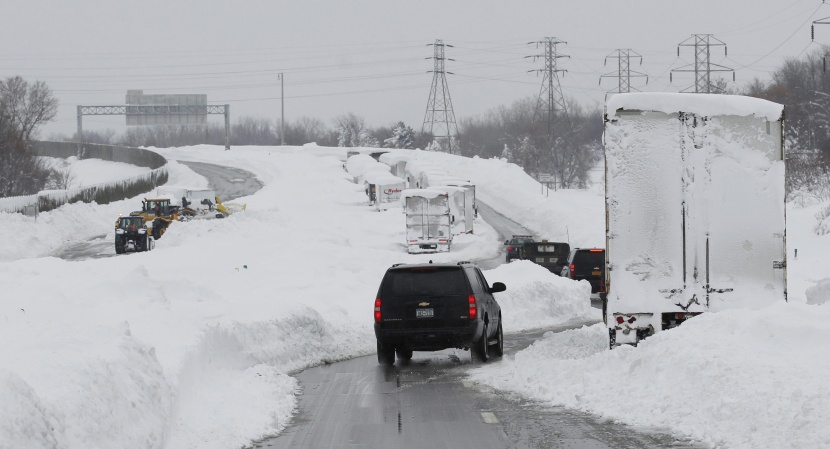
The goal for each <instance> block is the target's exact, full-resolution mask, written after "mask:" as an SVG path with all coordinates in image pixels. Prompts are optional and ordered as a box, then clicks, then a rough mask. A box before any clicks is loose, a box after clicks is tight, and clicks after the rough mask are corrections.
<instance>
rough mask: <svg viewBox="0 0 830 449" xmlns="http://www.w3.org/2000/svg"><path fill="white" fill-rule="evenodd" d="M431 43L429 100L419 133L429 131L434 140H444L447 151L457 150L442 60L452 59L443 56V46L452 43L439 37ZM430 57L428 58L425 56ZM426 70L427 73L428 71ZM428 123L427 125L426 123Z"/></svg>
mask: <svg viewBox="0 0 830 449" xmlns="http://www.w3.org/2000/svg"><path fill="white" fill-rule="evenodd" d="M427 45H428V46H429V45H433V46H434V47H435V53H434V56H432V59H434V60H435V68H434V69H433V70H431V71H430V72H432V74H433V76H432V87H431V88H430V90H429V101H427V112H426V114H425V115H424V124H423V125H422V126H421V134H422V135H423V134H424V132H425V131H429V132H430V133H431V134H432V136H433V137H434V138H435V139H436V140H439V139H440V140H443V141H445V142H446V145H447V147H446V148H447V150H448V152H449V153H455V152H457V151H456V150H458V148H456V147H457V146H458V142H457V140H458V126H456V124H455V112H453V109H452V99H451V98H450V88H449V86H448V85H447V76H446V74H447V73H449V74H450V75H453V73H452V72H447V71H445V70H444V61H445V60H449V61H454V59H449V58H445V57H444V47H452V45H449V44H445V43H444V41H442V40H441V39H436V40H435V43H434V44H427ZM426 59H430V58H426ZM430 72H427V73H430ZM427 124H428V125H427Z"/></svg>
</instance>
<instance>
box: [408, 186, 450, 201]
mask: <svg viewBox="0 0 830 449" xmlns="http://www.w3.org/2000/svg"><path fill="white" fill-rule="evenodd" d="M464 191H465V190H464V188H463V187H453V186H435V187H427V188H426V189H406V190H404V191H403V192H401V197H402V198H410V197H414V196H420V197H424V198H435V197H438V196H441V195H450V194H453V193H458V192H462V193H463V192H464Z"/></svg>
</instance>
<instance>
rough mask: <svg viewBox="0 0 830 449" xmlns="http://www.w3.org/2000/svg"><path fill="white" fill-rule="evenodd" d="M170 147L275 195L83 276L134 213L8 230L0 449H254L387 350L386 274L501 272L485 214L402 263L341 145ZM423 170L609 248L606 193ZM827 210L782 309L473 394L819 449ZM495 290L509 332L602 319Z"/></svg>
mask: <svg viewBox="0 0 830 449" xmlns="http://www.w3.org/2000/svg"><path fill="white" fill-rule="evenodd" d="M159 151H160V152H161V153H163V154H164V155H165V157H168V159H180V160H193V161H202V162H209V163H215V164H220V165H227V166H232V167H238V168H242V169H245V170H248V171H251V172H253V173H254V174H255V175H256V176H257V177H258V178H259V180H260V181H262V182H263V183H264V188H263V189H262V190H260V191H259V192H257V193H256V194H254V195H252V196H250V197H247V198H240V199H239V200H238V201H240V202H244V203H247V211H246V212H245V213H238V214H235V215H233V216H231V217H230V218H227V219H224V220H203V221H194V222H189V223H177V224H175V225H174V226H172V227H171V228H170V229H169V231H168V232H167V233H166V234H165V236H164V237H163V238H162V239H161V240H159V242H158V245H157V247H156V250H154V251H152V252H149V253H141V254H129V255H124V256H119V257H110V258H104V259H96V260H87V261H83V262H67V261H63V260H59V259H56V258H52V257H48V255H49V254H52V253H54V252H55V251H57V250H58V249H60V248H61V246H63V245H66V244H70V243H72V242H77V241H84V240H88V239H90V238H93V237H96V236H105V237H103V239H104V240H111V239H112V224H113V222H114V220H115V218H116V216H117V214H118V213H119V212H128V211H130V210H133V209H135V208H136V207H137V205H138V204H139V202H140V199H139V198H136V199H134V200H130V201H123V202H119V203H116V204H112V205H107V206H97V205H77V204H76V205H67V206H64V207H62V208H60V209H59V210H56V211H53V212H49V213H44V214H41V215H40V216H39V217H38V218H37V220H36V221H35V220H33V219H30V218H24V217H20V216H18V215H11V214H1V213H0V229H2V230H3V231H4V232H3V234H4V235H7V236H8V235H13V236H15V238H13V239H8V240H7V242H4V244H3V246H2V247H0V285H3V287H4V295H3V297H2V299H0V323H2V324H3V325H2V326H0V339H1V340H2V341H3V342H4V343H3V345H0V398H3V400H2V401H0V447H2V448H7V447H8V448H18V447H27V448H38V447H62V448H88V447H119V448H188V447H192V448H196V447H198V448H228V447H238V446H241V445H243V444H246V443H248V442H249V441H251V440H253V439H256V438H259V437H261V436H263V435H267V434H272V433H274V432H277V431H279V429H281V428H282V427H283V426H285V425H286V423H287V422H288V419H289V417H290V415H291V412H292V410H293V407H294V394H295V388H296V382H295V381H294V380H293V378H292V377H290V375H289V373H291V372H292V371H293V370H296V369H301V368H303V367H306V366H310V365H314V364H318V363H321V362H324V361H328V360H337V359H342V358H347V357H353V356H357V355H362V354H371V353H373V352H374V335H373V333H372V314H371V304H372V301H373V299H374V295H375V292H376V289H377V284H378V282H379V280H380V278H381V276H382V274H383V272H384V270H385V269H386V268H387V267H388V266H389V265H391V264H392V263H396V262H414V261H426V260H429V259H433V260H436V261H444V260H447V261H449V260H461V259H482V258H493V257H499V256H500V255H501V254H500V252H499V251H500V250H501V243H502V242H501V241H500V240H499V238H498V236H497V235H496V233H495V232H494V231H493V230H492V228H490V227H489V226H487V224H486V223H484V222H483V221H482V220H481V219H480V218H479V219H478V220H477V221H476V223H475V229H476V233H475V234H474V235H466V236H460V237H458V238H457V239H456V240H455V242H454V246H453V252H452V253H445V254H432V255H429V254H427V255H408V254H406V250H405V247H404V233H405V232H404V231H405V230H404V226H403V214H402V213H401V211H400V210H399V209H390V210H388V211H383V212H378V211H375V210H372V208H371V207H370V206H368V205H367V203H366V196H365V194H364V191H363V187H362V186H358V185H356V184H354V183H352V182H351V181H350V178H351V177H350V176H348V175H347V174H346V173H345V172H344V171H343V169H342V160H341V158H343V157H345V152H346V149H344V148H318V147H313V146H307V147H300V148H294V147H284V148H266V147H260V148H257V147H253V148H234V149H233V150H231V151H224V150H223V149H222V148H221V147H212V146H201V147H191V148H180V149H163V150H159ZM409 153H410V154H413V155H415V156H417V157H419V158H424V159H426V160H427V161H429V162H432V163H435V164H438V165H441V166H444V167H445V168H446V169H447V170H449V171H450V172H451V173H452V174H453V175H456V176H459V177H462V178H466V179H470V180H472V181H473V182H475V183H476V184H477V196H478V198H479V199H480V200H481V201H484V202H485V203H487V204H488V205H490V206H491V207H493V208H495V209H496V210H498V211H500V212H502V213H504V214H505V215H507V216H510V217H512V218H514V219H515V220H516V221H518V222H520V223H521V224H523V225H525V226H526V227H528V228H530V229H532V230H534V231H535V233H536V234H537V235H538V236H540V237H546V238H549V239H550V240H559V239H566V238H569V239H570V242H571V245H572V246H604V237H603V234H604V218H603V217H604V212H603V195H602V189H601V186H595V187H593V188H592V189H590V190H588V191H558V192H553V191H551V192H550V196H549V197H546V196H544V195H542V194H541V192H540V186H539V184H538V183H536V182H535V181H533V180H532V179H530V178H529V177H528V176H527V175H525V174H524V172H523V171H522V170H521V169H520V168H518V167H517V166H515V165H513V164H508V163H506V162H504V161H501V160H482V159H478V158H473V159H468V158H460V157H455V156H449V155H445V154H434V153H425V152H420V151H417V152H409ZM170 172H171V180H170V184H181V185H189V186H194V185H205V184H204V182H205V181H204V179H203V178H201V177H198V176H197V175H195V174H194V173H193V172H192V171H190V170H189V169H187V168H186V167H185V166H183V165H180V164H176V163H175V162H172V163H171V167H170ZM199 183H203V184H199ZM819 207H820V206H818V205H815V206H810V207H807V208H803V209H791V210H789V211H788V220H789V226H788V243H789V247H790V248H799V255H798V259H793V258H791V259H790V268H789V281H790V282H789V293H790V303H789V304H777V305H775V306H773V307H768V308H765V309H761V310H757V311H727V312H722V313H718V314H709V315H707V316H702V317H699V318H698V319H695V320H691V321H689V322H688V323H686V324H684V325H683V326H681V327H680V328H678V329H675V330H673V331H670V332H664V333H661V334H658V335H657V336H655V337H653V339H650V340H646V341H645V342H643V343H642V344H641V345H640V346H639V347H638V348H620V350H615V351H607V350H606V349H605V345H606V344H607V343H606V340H605V338H606V337H605V334H604V327H603V326H602V325H598V326H591V327H585V328H582V329H580V330H576V331H571V332H566V333H563V334H557V335H550V336H548V338H545V339H543V340H541V341H539V342H537V343H536V344H534V345H533V346H531V347H529V348H528V349H526V350H525V351H522V352H521V353H519V354H518V355H517V356H516V357H515V358H505V359H503V360H501V361H495V362H494V363H492V364H491V365H489V366H485V367H482V368H479V369H476V370H475V372H474V373H473V376H472V377H473V379H475V380H477V381H479V382H486V383H489V384H492V385H495V386H497V387H498V388H504V389H509V390H513V391H517V392H519V393H522V394H525V395H527V396H529V397H531V398H537V399H540V400H543V401H547V402H550V403H552V404H563V405H567V406H571V407H575V408H580V409H583V410H587V411H590V412H593V413H597V414H600V415H603V416H607V417H609V418H612V419H617V420H620V421H623V422H629V423H632V424H636V425H647V426H660V427H670V428H671V429H672V430H673V431H675V432H678V433H679V434H683V435H689V436H692V437H693V438H697V439H700V440H702V441H705V442H708V443H712V444H713V445H720V446H722V447H746V448H750V447H753V448H779V447H793V448H795V447H799V448H803V447H826V446H828V445H830V440H828V434H827V433H826V432H827V431H825V430H823V427H822V426H821V424H823V423H824V422H827V421H829V420H830V386H828V385H827V382H826V379H827V378H829V377H830V372H828V371H830V368H828V364H827V363H825V362H823V358H822V357H821V355H823V354H825V353H826V352H827V343H825V342H826V341H827V337H828V333H830V324H825V323H828V322H829V321H828V319H827V318H830V317H828V316H827V315H828V314H830V311H828V306H826V305H808V304H807V299H808V298H811V299H810V302H811V303H814V304H818V303H823V302H825V301H826V295H827V293H828V290H830V288H827V287H826V285H827V282H828V281H823V282H820V281H822V279H824V278H825V277H826V275H827V274H826V269H825V268H824V267H825V266H826V263H825V262H826V257H825V256H824V254H827V253H828V252H827V250H828V249H830V248H828V246H830V245H828V243H827V242H828V239H827V238H826V237H816V236H815V235H813V234H812V233H811V230H812V227H813V225H814V224H815V217H814V215H815V213H816V211H817V210H818V208H819ZM485 275H486V276H487V279H488V281H489V282H491V283H492V282H493V281H502V282H505V283H506V284H507V286H508V291H507V292H504V293H500V294H498V295H497V298H498V299H499V301H500V303H501V304H502V308H503V310H504V312H505V317H506V318H505V331H506V332H507V333H508V334H509V333H510V332H515V331H518V330H521V329H529V328H540V327H546V326H551V325H554V324H561V323H563V322H567V321H598V320H599V319H600V312H599V311H598V310H596V309H592V308H590V307H589V304H588V295H589V291H590V288H589V287H588V285H587V283H584V282H582V283H577V282H572V281H570V280H567V279H561V278H559V277H556V276H553V275H551V274H550V273H548V272H547V271H545V270H544V269H541V268H540V267H538V266H536V265H534V264H532V263H529V262H526V261H519V262H514V263H511V264H509V265H503V266H501V267H499V268H497V269H495V270H490V271H487V272H485ZM808 289H811V290H810V291H809V293H808V292H807V290H808ZM822 296H824V298H822ZM598 329H601V330H603V332H599V331H598ZM508 338H509V336H508ZM528 361H532V363H529V362H528Z"/></svg>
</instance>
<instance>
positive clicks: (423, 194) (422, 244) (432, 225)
mask: <svg viewBox="0 0 830 449" xmlns="http://www.w3.org/2000/svg"><path fill="white" fill-rule="evenodd" d="M464 192H465V191H464V189H462V188H459V187H430V188H428V189H407V190H404V191H403V198H404V212H405V213H406V246H407V251H408V252H409V253H410V254H413V253H424V252H447V251H450V248H451V246H452V239H453V235H455V234H461V233H464V232H466V231H465V230H466V228H467V226H468V225H469V226H470V227H472V220H473V219H474V218H473V217H472V216H471V215H470V216H468V215H467V214H466V211H465V209H464V207H463V204H464V194H465V193H464Z"/></svg>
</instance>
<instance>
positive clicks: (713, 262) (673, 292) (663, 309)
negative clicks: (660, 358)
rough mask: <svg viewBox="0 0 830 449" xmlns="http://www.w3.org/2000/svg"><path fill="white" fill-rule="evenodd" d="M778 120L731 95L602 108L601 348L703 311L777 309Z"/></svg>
mask: <svg viewBox="0 0 830 449" xmlns="http://www.w3.org/2000/svg"><path fill="white" fill-rule="evenodd" d="M783 127H784V109H783V106H782V105H780V104H777V103H772V102H769V101H765V100H761V99H757V98H750V97H742V96H736V95H704V94H669V93H633V94H618V95H614V96H613V97H611V98H610V99H609V100H608V103H607V104H606V109H605V130H604V135H603V143H604V152H605V192H606V193H605V196H606V239H607V240H606V245H607V246H606V250H607V252H606V255H607V257H606V282H607V285H606V288H607V294H606V296H605V297H604V298H603V319H604V320H605V322H606V324H607V325H608V330H609V337H610V347H611V348H613V347H614V346H616V345H620V344H635V345H636V344H637V342H638V341H639V340H641V339H643V338H646V337H648V336H650V335H652V334H654V333H655V332H659V331H661V330H666V329H670V328H672V327H675V326H677V325H679V324H680V323H682V322H684V321H685V320H687V319H688V318H690V317H694V316H696V315H698V314H700V313H703V312H706V311H713V312H715V311H720V310H724V309H734V308H756V307H761V306H763V305H766V304H769V303H771V302H774V301H786V298H787V288H786V287H787V283H786V226H785V223H786V213H785V203H784V146H783Z"/></svg>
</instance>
